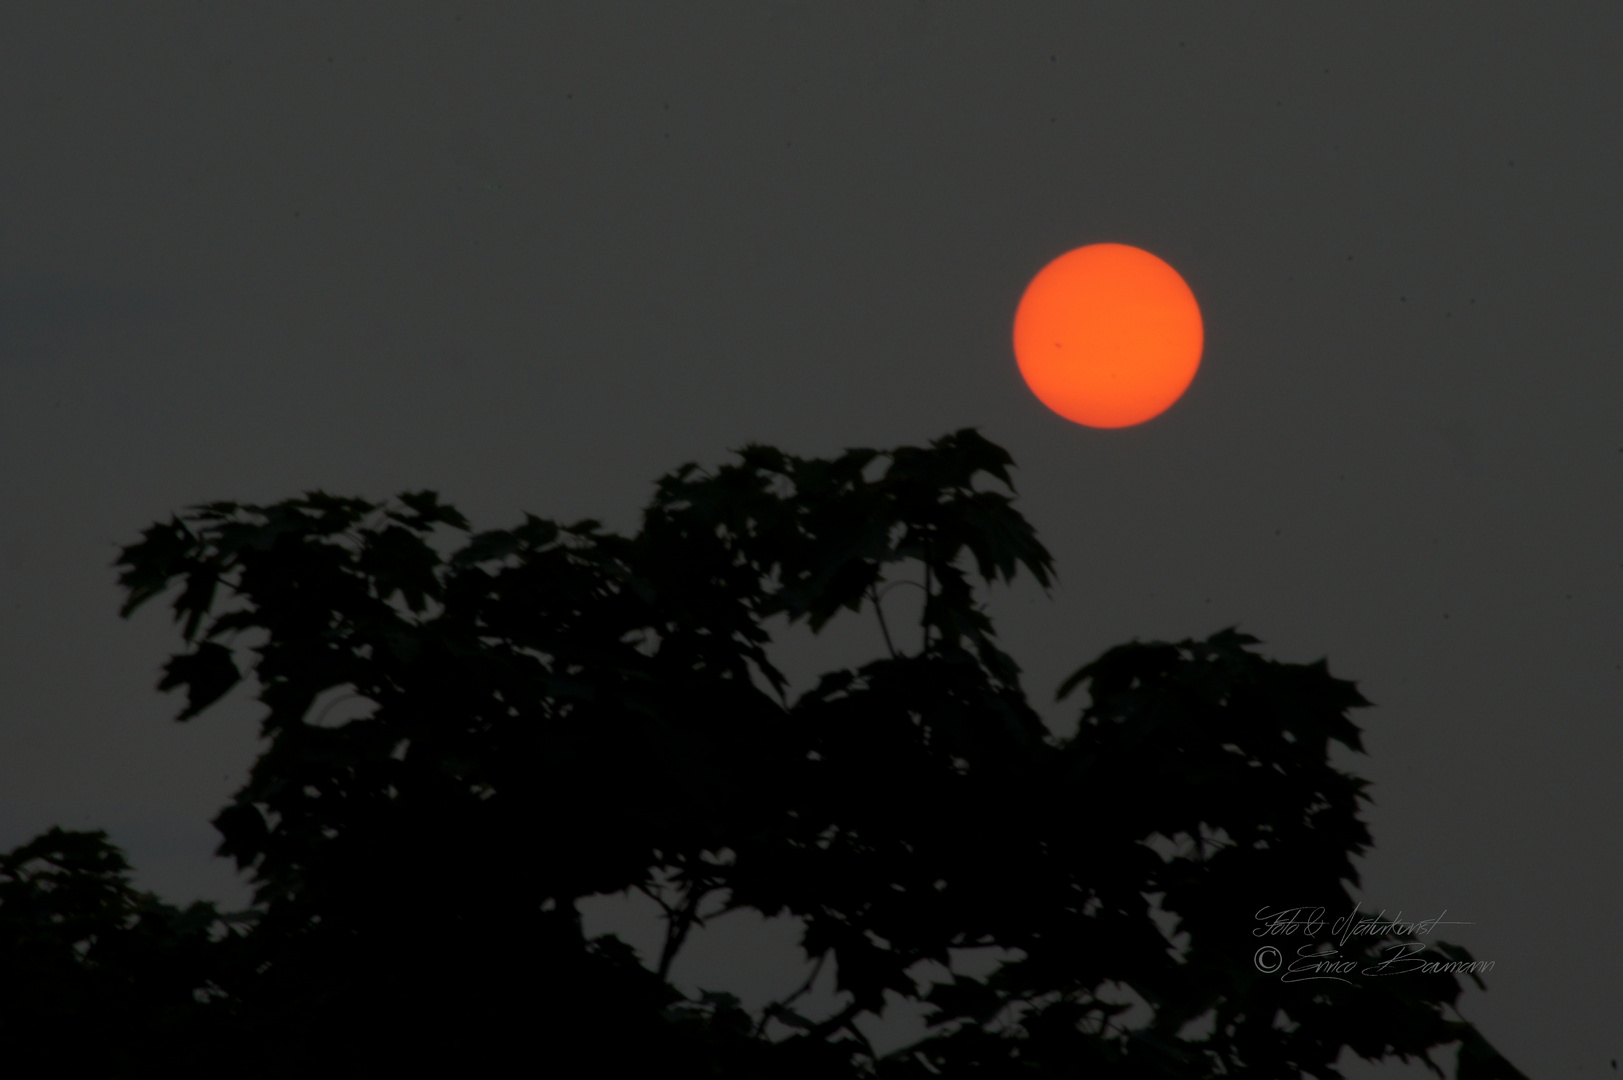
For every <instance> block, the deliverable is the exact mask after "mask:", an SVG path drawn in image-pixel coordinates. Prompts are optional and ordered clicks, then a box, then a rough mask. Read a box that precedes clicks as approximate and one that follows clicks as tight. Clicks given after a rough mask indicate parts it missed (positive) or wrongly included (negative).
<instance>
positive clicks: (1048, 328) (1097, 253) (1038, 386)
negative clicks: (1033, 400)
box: [1014, 244, 1204, 428]
mask: <svg viewBox="0 0 1623 1080" xmlns="http://www.w3.org/2000/svg"><path fill="white" fill-rule="evenodd" d="M1203 341H1204V331H1203V330H1202V328H1201V322H1200V306H1199V305H1198V304H1196V303H1195V294H1194V293H1192V292H1190V291H1189V286H1188V285H1186V284H1184V280H1183V278H1181V277H1179V276H1178V272H1177V271H1176V270H1174V269H1172V267H1170V266H1168V265H1167V264H1166V263H1164V262H1162V261H1161V260H1160V259H1158V258H1156V257H1155V256H1154V255H1151V254H1150V253H1149V252H1147V251H1141V250H1139V249H1138V248H1135V247H1128V246H1127V245H1126V244H1089V245H1088V246H1087V247H1080V248H1077V249H1076V250H1075V251H1068V252H1066V253H1065V254H1064V255H1061V256H1060V257H1059V258H1057V259H1055V260H1054V261H1053V262H1051V263H1049V264H1048V265H1047V266H1045V267H1043V269H1042V272H1041V273H1039V274H1038V275H1037V276H1036V277H1035V278H1033V279H1032V281H1031V284H1030V285H1027V286H1026V292H1025V295H1024V296H1022V297H1021V298H1020V307H1019V309H1018V310H1016V311H1015V314H1014V355H1015V359H1016V360H1018V361H1019V363H1020V374H1021V375H1022V376H1024V378H1025V380H1026V385H1027V386H1029V387H1031V392H1032V393H1033V394H1036V395H1037V399H1038V400H1039V401H1041V402H1042V403H1043V404H1044V405H1047V406H1048V407H1049V408H1050V409H1053V410H1054V411H1055V412H1057V413H1059V414H1060V415H1061V416H1063V417H1065V419H1067V420H1074V421H1076V422H1077V423H1078V424H1086V425H1087V426H1088V427H1097V428H1119V427H1128V426H1130V425H1132V424H1142V423H1143V422H1144V421H1146V420H1149V419H1150V418H1152V417H1155V416H1159V415H1161V413H1163V412H1165V411H1166V410H1167V409H1168V408H1169V407H1170V406H1171V405H1172V403H1173V402H1174V401H1177V400H1178V398H1180V397H1181V396H1183V392H1184V391H1185V390H1186V389H1188V387H1189V383H1190V382H1191V380H1193V379H1194V377H1195V369H1196V368H1198V367H1200V349H1201V345H1202V343H1203Z"/></svg>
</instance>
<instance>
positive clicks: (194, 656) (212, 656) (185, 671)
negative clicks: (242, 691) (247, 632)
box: [158, 641, 242, 720]
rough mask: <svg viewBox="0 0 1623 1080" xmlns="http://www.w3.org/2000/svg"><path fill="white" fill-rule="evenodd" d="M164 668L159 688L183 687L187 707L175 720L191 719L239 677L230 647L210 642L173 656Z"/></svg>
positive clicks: (235, 682) (240, 677) (222, 695)
mask: <svg viewBox="0 0 1623 1080" xmlns="http://www.w3.org/2000/svg"><path fill="white" fill-rule="evenodd" d="M163 670H164V677H163V679H162V680H161V681H160V682H159V683H158V689H159V690H172V689H174V688H175V687H177V686H184V687H186V707H185V708H184V709H182V710H181V712H180V715H178V716H176V717H175V719H176V720H190V719H191V718H192V717H194V716H196V715H197V714H198V713H200V712H202V711H203V710H204V709H206V708H208V707H209V706H210V705H212V704H214V703H215V702H216V701H218V700H220V698H222V697H224V696H225V695H226V693H227V692H228V691H229V690H230V689H231V688H232V687H233V686H235V685H237V683H238V682H240V681H241V680H242V673H241V672H240V671H238V670H237V664H236V661H235V660H234V659H233V658H232V655H231V650H230V649H228V648H227V647H225V646H224V645H221V644H219V643H218V642H213V641H205V642H201V643H200V644H198V646H197V648H196V649H194V650H193V651H192V652H190V653H187V654H185V655H183V656H176V657H172V658H171V659H170V660H169V661H168V662H167V663H166V664H164V666H163Z"/></svg>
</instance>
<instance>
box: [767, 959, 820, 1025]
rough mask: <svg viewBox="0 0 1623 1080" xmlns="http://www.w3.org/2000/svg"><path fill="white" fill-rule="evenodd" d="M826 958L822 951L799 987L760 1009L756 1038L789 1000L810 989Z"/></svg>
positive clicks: (785, 1006)
mask: <svg viewBox="0 0 1623 1080" xmlns="http://www.w3.org/2000/svg"><path fill="white" fill-rule="evenodd" d="M827 959H828V953H824V954H823V955H822V956H819V957H818V958H817V963H815V964H813V965H812V970H811V974H810V975H808V976H806V981H805V982H803V983H801V984H800V989H798V990H796V991H795V992H794V993H792V994H790V995H789V996H788V997H786V998H784V999H783V1000H782V1001H774V1002H771V1003H770V1004H768V1005H767V1007H766V1008H765V1009H764V1010H762V1012H761V1022H760V1023H759V1024H756V1025H755V1037H756V1038H760V1037H761V1033H762V1032H763V1031H765V1030H766V1022H767V1021H768V1020H770V1019H772V1018H773V1017H774V1016H776V1015H777V1014H778V1013H779V1012H780V1011H782V1010H783V1009H787V1008H788V1007H789V1005H790V1003H791V1002H793V1001H795V1000H796V999H798V998H800V997H801V996H803V995H804V994H806V993H807V992H808V991H810V990H811V988H812V984H813V983H815V982H816V981H817V976H819V975H821V974H822V973H823V962H824V961H825V960H827Z"/></svg>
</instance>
